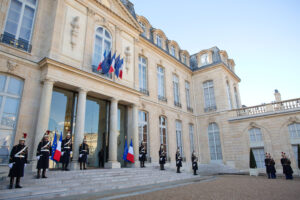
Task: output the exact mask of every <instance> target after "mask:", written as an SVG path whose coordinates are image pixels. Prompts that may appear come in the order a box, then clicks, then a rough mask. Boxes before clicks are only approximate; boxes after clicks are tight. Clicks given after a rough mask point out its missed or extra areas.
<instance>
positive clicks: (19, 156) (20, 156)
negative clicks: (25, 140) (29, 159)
mask: <svg viewBox="0 0 300 200" xmlns="http://www.w3.org/2000/svg"><path fill="white" fill-rule="evenodd" d="M15 157H16V158H25V156H22V155H18V156H15Z"/></svg>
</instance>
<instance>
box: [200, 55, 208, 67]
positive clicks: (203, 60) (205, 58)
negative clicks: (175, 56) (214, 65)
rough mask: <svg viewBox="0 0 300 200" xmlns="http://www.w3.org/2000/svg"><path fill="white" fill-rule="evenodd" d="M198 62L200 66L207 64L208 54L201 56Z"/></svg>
mask: <svg viewBox="0 0 300 200" xmlns="http://www.w3.org/2000/svg"><path fill="white" fill-rule="evenodd" d="M200 60H201V64H200V66H203V65H207V64H209V61H208V54H207V53H205V54H203V55H201V57H200Z"/></svg>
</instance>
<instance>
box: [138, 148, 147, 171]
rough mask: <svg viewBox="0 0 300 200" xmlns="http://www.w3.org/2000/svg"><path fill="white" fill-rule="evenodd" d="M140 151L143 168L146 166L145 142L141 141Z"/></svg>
mask: <svg viewBox="0 0 300 200" xmlns="http://www.w3.org/2000/svg"><path fill="white" fill-rule="evenodd" d="M139 152H140V155H139V160H140V164H141V168H143V167H145V161H146V154H147V152H146V149H145V146H144V143H143V142H141V146H140V148H139Z"/></svg>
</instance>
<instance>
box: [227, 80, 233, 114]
mask: <svg viewBox="0 0 300 200" xmlns="http://www.w3.org/2000/svg"><path fill="white" fill-rule="evenodd" d="M226 85H227V99H228V104H229V109H230V110H231V109H232V102H231V92H230V86H229V83H228V81H226Z"/></svg>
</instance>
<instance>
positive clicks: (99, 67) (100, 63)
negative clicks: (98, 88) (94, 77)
mask: <svg viewBox="0 0 300 200" xmlns="http://www.w3.org/2000/svg"><path fill="white" fill-rule="evenodd" d="M105 57H106V50H105V51H104V54H103V56H102V57H101V60H100V62H99V65H98V68H97V71H99V70H100V69H102V66H101V65H102V63H103V61H104V59H105Z"/></svg>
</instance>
